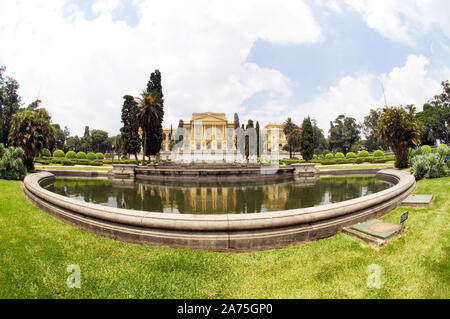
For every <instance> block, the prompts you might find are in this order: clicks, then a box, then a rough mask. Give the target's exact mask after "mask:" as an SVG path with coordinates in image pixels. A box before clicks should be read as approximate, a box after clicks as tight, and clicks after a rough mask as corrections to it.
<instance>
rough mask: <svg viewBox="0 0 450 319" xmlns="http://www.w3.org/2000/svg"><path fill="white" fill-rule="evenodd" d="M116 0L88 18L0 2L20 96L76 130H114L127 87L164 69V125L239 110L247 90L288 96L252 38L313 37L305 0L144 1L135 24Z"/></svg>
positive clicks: (3, 36)
mask: <svg viewBox="0 0 450 319" xmlns="http://www.w3.org/2000/svg"><path fill="white" fill-rule="evenodd" d="M117 3H118V2H117V1H107V2H104V1H97V2H95V4H94V7H93V10H94V11H96V12H98V13H99V16H98V17H97V18H96V19H94V20H92V21H87V20H86V19H85V18H84V15H83V14H82V12H81V11H80V9H79V8H77V6H71V7H70V8H67V7H64V3H63V2H60V1H2V2H1V3H0V43H7V44H8V45H3V46H2V49H1V50H0V62H1V63H2V64H4V65H6V66H7V68H8V70H7V73H8V74H9V75H11V76H13V77H14V78H16V79H17V80H18V81H19V83H20V84H21V91H20V93H21V95H22V97H23V99H24V100H25V101H27V102H28V101H31V100H34V99H35V98H37V97H40V98H41V99H42V100H43V106H44V107H46V108H47V109H48V110H49V111H50V113H51V114H52V118H53V121H54V122H57V123H60V124H61V125H67V126H68V127H69V129H70V130H71V132H72V133H73V134H82V132H83V130H84V125H89V126H90V128H98V129H104V130H107V131H109V132H110V133H112V134H115V133H118V130H119V127H120V126H121V123H120V110H121V106H122V102H123V99H122V97H123V95H124V94H133V95H138V94H139V93H140V92H141V90H142V89H143V88H144V87H145V86H146V83H147V81H148V78H149V75H150V73H151V72H152V71H154V70H155V69H159V70H160V71H161V73H162V81H163V83H162V84H163V90H164V94H165V112H166V114H165V125H167V126H168V125H170V123H174V124H176V123H177V122H178V119H179V118H183V119H189V118H190V117H191V113H192V112H199V111H216V112H221V111H223V112H226V113H227V116H228V118H232V116H233V113H234V112H236V111H241V107H240V104H241V103H242V102H243V101H244V100H245V99H247V98H249V97H250V96H252V95H253V94H255V93H257V92H262V91H264V90H268V89H270V90H274V91H275V92H276V94H277V96H278V97H280V98H282V99H286V97H287V96H289V94H290V81H289V80H288V79H287V78H286V77H285V76H283V75H282V74H281V73H280V72H279V71H277V70H273V69H268V68H261V67H259V66H257V65H255V64H252V63H246V59H247V57H248V55H249V52H250V49H251V47H252V46H253V43H254V42H255V41H256V40H257V39H264V40H267V41H270V42H272V43H277V44H282V45H284V44H302V43H313V42H316V41H320V40H321V30H320V27H319V26H318V25H317V23H316V22H315V21H314V18H313V16H312V14H311V11H310V9H309V7H308V6H306V5H305V4H304V3H303V2H302V1H296V0H286V1H282V2H279V1H269V0H266V1H257V0H252V1H245V2H241V1H226V0H224V1H214V2H212V1H207V0H198V1H174V0H171V1H153V0H148V1H142V2H140V3H139V10H140V16H141V19H140V22H139V24H138V25H137V26H135V27H130V26H128V25H127V24H126V23H125V22H123V21H113V20H112V15H111V12H112V10H113V9H114V8H115V7H116V6H117Z"/></svg>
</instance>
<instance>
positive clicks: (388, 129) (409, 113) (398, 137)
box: [376, 104, 422, 168]
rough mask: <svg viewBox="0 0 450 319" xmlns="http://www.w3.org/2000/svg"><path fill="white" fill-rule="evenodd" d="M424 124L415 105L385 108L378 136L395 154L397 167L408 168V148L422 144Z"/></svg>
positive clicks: (379, 123)
mask: <svg viewBox="0 0 450 319" xmlns="http://www.w3.org/2000/svg"><path fill="white" fill-rule="evenodd" d="M421 131H422V124H421V122H420V121H419V120H418V118H417V115H416V108H415V107H414V105H412V104H411V105H407V106H406V107H405V108H403V107H401V106H400V107H388V106H385V107H384V108H383V113H382V114H381V117H380V119H379V121H378V127H377V130H376V134H377V137H378V138H381V139H383V140H384V141H385V142H386V143H387V144H388V145H389V146H390V148H391V149H392V151H393V152H394V154H395V157H396V161H395V167H397V168H405V167H408V148H410V147H412V148H414V147H415V146H417V145H418V144H419V143H420V137H421Z"/></svg>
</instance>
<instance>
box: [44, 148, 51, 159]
mask: <svg viewBox="0 0 450 319" xmlns="http://www.w3.org/2000/svg"><path fill="white" fill-rule="evenodd" d="M41 157H52V153H51V152H50V150H49V149H48V148H43V149H42V150H41Z"/></svg>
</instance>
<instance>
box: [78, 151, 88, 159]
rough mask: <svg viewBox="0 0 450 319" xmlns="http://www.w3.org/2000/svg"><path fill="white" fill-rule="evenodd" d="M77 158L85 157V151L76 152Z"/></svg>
mask: <svg viewBox="0 0 450 319" xmlns="http://www.w3.org/2000/svg"><path fill="white" fill-rule="evenodd" d="M77 159H79V160H80V159H86V153H85V152H78V153H77Z"/></svg>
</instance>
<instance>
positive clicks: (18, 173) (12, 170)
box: [0, 144, 27, 180]
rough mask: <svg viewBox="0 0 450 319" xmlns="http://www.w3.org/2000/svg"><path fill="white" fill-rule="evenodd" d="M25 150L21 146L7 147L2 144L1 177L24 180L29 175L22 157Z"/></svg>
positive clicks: (0, 146)
mask: <svg viewBox="0 0 450 319" xmlns="http://www.w3.org/2000/svg"><path fill="white" fill-rule="evenodd" d="M24 155H25V152H24V150H23V149H22V148H20V147H14V146H10V147H8V148H5V147H4V146H3V144H0V178H2V179H7V180H22V179H23V178H24V177H25V175H27V169H26V167H25V165H24V164H23V160H22V157H23V156H24Z"/></svg>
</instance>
